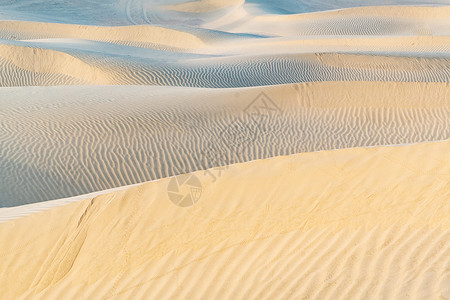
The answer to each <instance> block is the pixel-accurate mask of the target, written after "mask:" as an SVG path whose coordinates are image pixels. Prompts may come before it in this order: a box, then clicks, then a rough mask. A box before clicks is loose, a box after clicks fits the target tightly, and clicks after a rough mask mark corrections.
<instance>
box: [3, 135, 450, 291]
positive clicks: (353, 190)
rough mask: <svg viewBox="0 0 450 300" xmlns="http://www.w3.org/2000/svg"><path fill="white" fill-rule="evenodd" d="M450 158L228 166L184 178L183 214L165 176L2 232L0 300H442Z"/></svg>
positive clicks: (369, 157) (401, 149)
mask: <svg viewBox="0 0 450 300" xmlns="http://www.w3.org/2000/svg"><path fill="white" fill-rule="evenodd" d="M449 146H450V143H449V142H448V141H446V142H433V143H424V144H417V145H408V146H398V147H375V148H370V149H363V148H355V149H342V150H334V151H323V152H316V153H304V154H297V155H291V156H280V157H276V158H272V159H267V160H257V161H253V162H248V163H243V164H235V165H232V166H229V167H228V168H227V169H226V170H223V172H222V175H221V176H218V177H217V179H216V181H214V182H213V181H212V178H211V177H210V176H209V175H208V174H207V173H205V172H204V171H199V172H195V173H193V174H191V175H192V176H195V177H197V178H198V180H199V181H200V182H201V188H202V191H201V196H200V199H199V200H198V202H197V203H196V204H195V205H193V206H190V207H187V208H180V207H179V206H176V205H174V203H172V201H171V199H170V198H169V195H168V193H167V188H168V186H169V185H170V181H171V180H172V178H165V179H161V180H158V181H155V182H150V183H147V184H144V185H140V186H137V187H132V188H129V189H127V190H123V191H118V192H113V193H109V194H105V195H102V196H98V197H95V198H93V199H87V200H83V201H81V202H75V203H72V204H68V205H65V206H60V207H57V208H53V209H51V210H48V211H45V212H41V213H36V214H33V215H30V216H27V217H22V218H20V219H16V220H13V221H9V222H7V223H3V224H0V238H1V243H2V245H3V246H2V248H1V250H0V256H1V257H2V264H0V268H1V270H2V272H0V274H1V275H0V276H1V277H0V281H1V282H3V284H2V285H1V291H0V292H1V294H2V295H3V296H4V297H6V298H9V299H11V298H14V299H18V298H19V296H21V297H23V298H42V299H49V298H55V299H56V298H61V297H69V298H80V297H82V298H85V299H93V298H94V299H97V298H103V297H105V298H108V299H110V298H113V299H128V298H178V299H179V298H183V299H184V298H189V299H206V298H208V299H215V298H233V299H236V298H238V299H242V298H247V299H249V298H250V299H256V298H261V297H262V298H273V297H275V298H301V297H304V298H307V297H312V298H320V299H323V298H330V299H337V298H342V299H349V298H357V299H367V298H375V299H379V298H395V299H398V298H405V299H409V298H410V295H414V296H415V297H417V298H427V299H439V297H440V296H442V297H444V298H445V297H447V296H448V295H449V292H450V290H449V289H448V288H449V283H450V282H449V278H448V276H447V275H446V273H448V270H447V268H448V262H449V261H448V258H449V255H450V247H449V244H448V240H449V235H450V220H449V218H448V214H449V213H450V202H449V201H448V199H449V198H448V197H449V194H448V191H449V181H448V174H449V172H450V161H449V156H448V149H449ZM211 171H212V172H214V173H215V174H217V170H216V171H215V170H211ZM181 176H184V175H181ZM31 257H32V259H30V258H31ZM19 278H20V279H19Z"/></svg>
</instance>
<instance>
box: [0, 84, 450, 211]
mask: <svg viewBox="0 0 450 300" xmlns="http://www.w3.org/2000/svg"><path fill="white" fill-rule="evenodd" d="M32 91H33V93H32V97H31V96H30V94H29V92H30V90H21V89H20V88H9V89H6V88H5V89H1V90H0V126H1V127H2V128H3V130H2V132H1V133H0V172H1V174H0V177H2V178H4V180H3V182H2V184H0V191H1V193H0V195H2V196H1V197H0V198H1V203H3V205H4V206H12V205H14V203H15V204H16V205H17V204H26V203H32V202H39V201H43V200H52V199H59V198H66V197H70V196H76V195H80V194H86V193H90V192H95V191H100V190H105V189H110V188H114V187H118V186H124V185H129V184H134V183H139V182H144V181H148V180H154V179H159V178H163V177H167V176H172V175H176V174H181V173H188V172H191V171H196V170H200V169H205V168H211V167H219V166H223V165H228V164H232V163H236V162H243V161H248V160H255V159H261V158H268V157H273V156H277V155H287V154H295V153H299V152H311V151H318V150H330V149H338V148H349V147H361V146H375V145H389V144H404V143H417V142H424V141H430V140H432V141H434V140H445V139H449V138H450V132H449V128H450V126H449V119H448V115H449V114H450V103H449V102H448V99H449V98H450V94H449V93H450V89H449V84H448V83H420V84H419V83H406V82H405V83H395V82H391V83H386V82H324V83H306V84H296V85H286V86H273V87H263V88H245V89H230V90H228V89H190V88H189V89H188V88H168V87H114V88H112V87H89V88H87V87H71V88H68V87H48V88H33V89H32ZM62 92H64V96H62ZM261 93H264V94H261ZM181 94H182V95H183V97H180V95H181ZM266 96H267V97H268V98H267V99H266ZM255 101H256V102H255ZM264 101H266V104H264ZM264 105H266V106H267V108H268V109H264ZM259 107H262V110H261V109H260V113H257V112H258V109H259ZM270 109H272V110H270ZM273 109H275V110H273ZM255 113H256V115H255ZM187 129H189V130H187ZM18 185H20V186H23V187H24V188H23V189H16V188H14V187H15V186H18ZM5 204H6V205H5Z"/></svg>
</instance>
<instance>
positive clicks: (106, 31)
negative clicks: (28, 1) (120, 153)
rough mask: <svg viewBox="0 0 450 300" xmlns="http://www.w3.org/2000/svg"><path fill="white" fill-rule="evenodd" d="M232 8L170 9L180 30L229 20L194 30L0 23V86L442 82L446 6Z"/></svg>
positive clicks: (212, 4) (446, 77) (449, 43)
mask: <svg viewBox="0 0 450 300" xmlns="http://www.w3.org/2000/svg"><path fill="white" fill-rule="evenodd" d="M235 2H236V3H235ZM235 2H224V1H209V0H208V1H206V2H205V1H200V2H183V3H178V4H175V6H176V7H178V8H176V9H178V10H180V11H179V12H178V13H179V14H181V16H179V18H180V20H184V19H183V17H182V15H183V14H186V15H185V17H184V18H192V14H195V15H201V16H203V15H204V14H205V13H204V12H203V13H200V11H203V10H204V9H206V10H210V9H212V10H215V8H219V7H221V8H223V9H219V10H220V11H222V10H225V11H228V13H226V14H225V15H223V16H222V15H221V13H219V12H217V14H219V15H220V16H219V15H217V16H216V17H215V18H214V20H213V21H209V20H207V19H205V20H203V18H202V17H200V16H199V17H198V18H199V21H198V22H199V24H198V25H196V26H190V25H188V26H181V25H175V24H172V25H170V24H166V23H164V22H162V23H158V22H153V23H152V22H150V24H152V25H149V24H146V25H139V26H92V25H80V24H66V23H64V24H61V23H48V22H28V21H0V38H1V39H2V40H0V46H1V50H0V58H1V62H0V63H1V66H0V71H1V74H0V75H1V77H0V86H3V87H10V86H53V85H86V84H89V85H163V86H188V87H207V88H234V87H248V86H264V85H277V84H289V83H298V82H315V81H344V80H345V81H408V82H414V81H419V82H430V81H431V82H449V81H450V74H449V72H450V71H449V68H448V64H449V53H450V40H449V39H450V37H449V35H450V31H449V30H448V28H450V21H449V18H447V16H448V15H449V12H450V6H445V7H418V6H408V7H405V6H392V7H387V6H386V7H359V8H347V9H342V10H334V11H326V12H316V13H308V14H285V15H280V14H259V15H258V14H257V12H255V11H253V10H252V9H250V8H247V6H246V5H248V3H243V2H242V1H235ZM130 3H131V4H130ZM138 3H140V4H138ZM205 3H206V4H205ZM141 4H142V5H144V4H143V3H141V2H139V1H137V2H136V3H135V5H137V6H136V7H140V6H139V5H141ZM127 5H132V2H127ZM133 5H134V4H133ZM229 5H231V8H230V7H228V6H229ZM144 6H145V5H144ZM157 6H158V5H157ZM133 7H134V6H133ZM136 7H135V8H136ZM158 7H159V6H158ZM164 7H165V8H164V9H163V7H161V8H160V9H156V10H154V11H153V12H154V13H155V14H157V16H158V18H160V17H161V18H163V17H164V16H166V17H171V18H175V19H176V18H177V17H175V16H173V15H172V13H173V9H175V8H174V7H173V6H170V7H169V8H167V7H166V6H164ZM183 7H184V8H183ZM195 7H197V8H195ZM227 7H228V8H227ZM233 7H234V8H233ZM142 9H143V10H144V11H146V10H145V9H144V8H142ZM198 9H199V10H200V11H199V12H198V13H194V12H193V11H196V10H198ZM139 10H140V9H139ZM183 11H184V12H183ZM230 14H231V15H230ZM233 14H235V15H236V16H233ZM206 15H214V16H215V14H212V13H209V14H206ZM176 16H178V15H176ZM158 20H159V19H158ZM220 20H223V21H220ZM144 23H146V22H144ZM138 24H140V23H139V22H138ZM154 24H156V25H154ZM69 56H70V57H69ZM336 57H337V58H336ZM18 58H20V60H19V59H18ZM54 59H56V62H55V63H53V60H54ZM337 60H339V63H338V64H337V65H336V64H335V63H331V64H330V61H333V62H336V61H337ZM361 62H363V66H361ZM62 66H63V68H61V67H62ZM269 70H270V71H269Z"/></svg>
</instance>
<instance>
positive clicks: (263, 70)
mask: <svg viewBox="0 0 450 300" xmlns="http://www.w3.org/2000/svg"><path fill="white" fill-rule="evenodd" d="M66 51H67V50H66ZM68 52H69V53H70V52H71V51H68ZM0 58H3V62H2V65H1V66H0V67H1V69H2V73H1V77H0V85H1V86H3V87H8V86H48V85H74V84H75V85H79V84H89V85H106V84H113V85H157V86H187V87H204V88H235V87H246V86H265V85H278V84H288V83H297V82H316V81H403V82H449V81H450V70H449V69H448V68H447V66H448V64H449V61H450V58H446V57H438V58H427V57H424V58H416V57H390V56H382V55H365V54H334V53H317V54H285V55H277V56H272V57H269V56H264V55H262V56H244V57H241V56H239V57H230V58H204V59H201V58H197V59H188V60H185V61H184V62H183V61H181V62H180V61H178V62H156V63H155V61H154V59H150V60H146V59H144V58H136V59H134V58H130V57H125V56H121V57H110V58H104V57H101V56H99V55H98V54H95V53H89V52H83V51H76V52H75V53H71V55H70V54H68V53H65V52H61V51H55V50H46V49H35V48H28V47H21V46H20V47H18V46H9V45H3V46H1V48H0ZM267 70H277V72H268V71H267ZM218 72H219V73H218Z"/></svg>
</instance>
